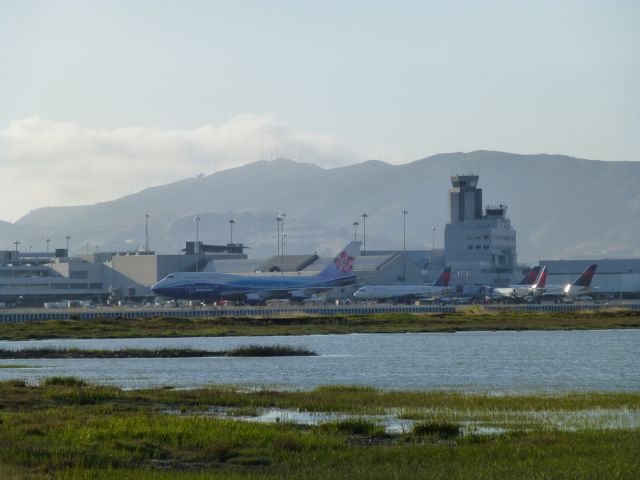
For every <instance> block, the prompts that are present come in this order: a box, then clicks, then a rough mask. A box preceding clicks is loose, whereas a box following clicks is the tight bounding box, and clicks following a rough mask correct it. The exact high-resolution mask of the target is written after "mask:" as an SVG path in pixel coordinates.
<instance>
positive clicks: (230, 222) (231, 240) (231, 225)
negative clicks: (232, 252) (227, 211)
mask: <svg viewBox="0 0 640 480" xmlns="http://www.w3.org/2000/svg"><path fill="white" fill-rule="evenodd" d="M234 223H236V221H235V220H234V219H233V218H232V219H231V220H229V228H230V229H231V239H230V242H229V243H230V244H231V245H233V224H234Z"/></svg>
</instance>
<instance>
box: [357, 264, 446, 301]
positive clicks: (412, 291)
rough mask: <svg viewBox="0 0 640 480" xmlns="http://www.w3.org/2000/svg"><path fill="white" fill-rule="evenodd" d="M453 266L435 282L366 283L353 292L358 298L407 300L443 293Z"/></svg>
mask: <svg viewBox="0 0 640 480" xmlns="http://www.w3.org/2000/svg"><path fill="white" fill-rule="evenodd" d="M450 278H451V267H447V268H445V269H444V271H443V272H442V274H441V275H440V277H439V278H438V280H436V281H435V283H421V284H414V285H403V284H398V285H366V286H364V287H361V288H359V289H358V290H356V292H355V293H354V294H353V296H354V298H356V299H358V300H395V301H406V300H411V299H418V298H426V297H429V296H434V295H436V296H437V295H442V294H443V293H444V292H445V291H447V290H448V288H449V279H450Z"/></svg>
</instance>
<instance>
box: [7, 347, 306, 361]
mask: <svg viewBox="0 0 640 480" xmlns="http://www.w3.org/2000/svg"><path fill="white" fill-rule="evenodd" d="M313 355H316V353H315V352H313V351H311V350H308V349H306V348H304V347H293V346H289V345H245V346H239V347H236V348H233V349H231V350H225V351H209V350H196V349H193V348H160V349H148V348H127V349H119V350H89V349H79V348H60V347H35V348H22V349H18V350H14V349H3V348H0V359H35V358H186V357H192V358H193V357H285V356H296V357H297V356H313Z"/></svg>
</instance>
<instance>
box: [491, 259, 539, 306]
mask: <svg viewBox="0 0 640 480" xmlns="http://www.w3.org/2000/svg"><path fill="white" fill-rule="evenodd" d="M539 272H540V267H539V266H535V267H533V268H532V269H531V270H529V272H528V273H527V274H526V275H525V276H524V277H522V280H520V281H519V282H518V283H516V284H515V285H509V286H508V287H497V288H493V289H491V291H490V292H489V294H488V296H489V297H490V298H491V299H493V300H514V301H518V300H522V299H524V298H525V297H527V296H529V295H532V294H533V286H534V285H536V286H537V287H538V288H539V287H540V283H542V285H543V286H544V282H545V281H546V272H545V274H544V275H539ZM538 277H541V278H538Z"/></svg>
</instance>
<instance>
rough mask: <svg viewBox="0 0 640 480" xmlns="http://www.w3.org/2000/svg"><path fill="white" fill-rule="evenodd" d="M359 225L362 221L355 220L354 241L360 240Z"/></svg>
mask: <svg viewBox="0 0 640 480" xmlns="http://www.w3.org/2000/svg"><path fill="white" fill-rule="evenodd" d="M358 225H360V223H358V221H357V220H356V221H355V222H353V241H354V242H355V241H357V240H358Z"/></svg>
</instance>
